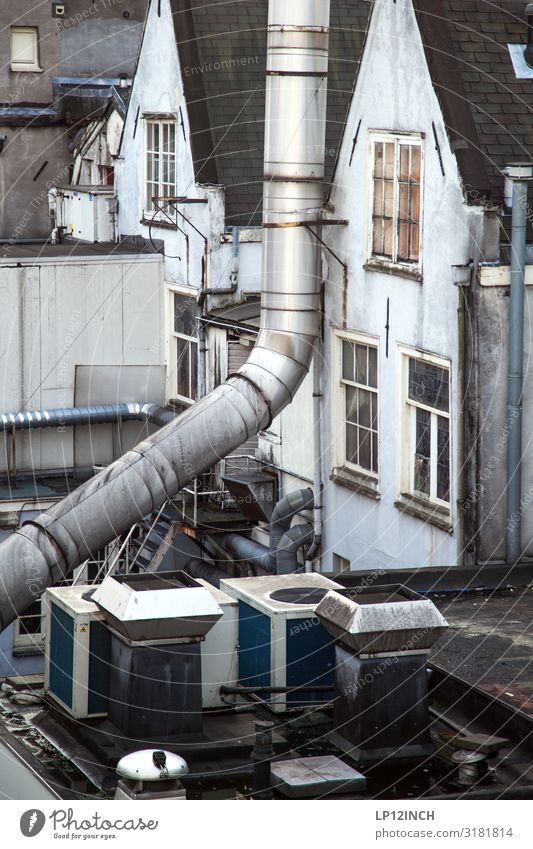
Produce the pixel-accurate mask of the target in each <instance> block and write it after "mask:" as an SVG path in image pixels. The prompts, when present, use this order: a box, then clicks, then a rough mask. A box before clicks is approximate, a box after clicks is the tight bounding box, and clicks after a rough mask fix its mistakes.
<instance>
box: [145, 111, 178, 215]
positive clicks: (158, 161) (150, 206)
mask: <svg viewBox="0 0 533 849" xmlns="http://www.w3.org/2000/svg"><path fill="white" fill-rule="evenodd" d="M175 194H176V122H175V121H161V120H148V121H146V198H145V211H146V212H156V211H157V209H158V206H157V201H156V202H154V198H163V197H172V196H174V195H175Z"/></svg>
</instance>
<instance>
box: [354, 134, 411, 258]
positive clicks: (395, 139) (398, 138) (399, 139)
mask: <svg viewBox="0 0 533 849" xmlns="http://www.w3.org/2000/svg"><path fill="white" fill-rule="evenodd" d="M376 142H383V143H394V144H395V160H394V161H395V169H397V168H398V167H399V158H400V144H401V143H403V144H409V145H416V146H417V147H419V148H420V217H419V224H418V228H419V229H418V238H419V251H418V261H417V262H414V261H413V262H408V261H407V260H404V259H398V211H399V180H398V171H397V170H395V179H394V199H393V208H394V215H393V252H392V259H391V258H390V257H387V256H383V255H381V254H375V253H374V252H373V247H374V244H373V243H374V217H373V213H374V151H375V148H374V145H375V143H376ZM368 161H369V163H370V164H369V169H368V243H367V257H368V259H367V263H368V265H369V266H370V267H371V266H373V265H376V266H384V267H386V268H389V269H391V270H394V269H398V270H401V271H406V272H411V273H414V274H418V275H420V274H421V272H422V256H423V250H424V233H423V220H424V164H425V163H424V135H423V134H421V133H394V132H384V131H378V130H371V131H370V132H369V135H368Z"/></svg>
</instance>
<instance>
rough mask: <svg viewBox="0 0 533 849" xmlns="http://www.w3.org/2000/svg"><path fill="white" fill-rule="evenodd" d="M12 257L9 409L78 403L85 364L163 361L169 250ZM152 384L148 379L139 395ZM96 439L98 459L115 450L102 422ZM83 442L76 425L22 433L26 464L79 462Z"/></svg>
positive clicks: (3, 278) (2, 389)
mask: <svg viewBox="0 0 533 849" xmlns="http://www.w3.org/2000/svg"><path fill="white" fill-rule="evenodd" d="M12 262H13V261H12V260H10V264H9V265H7V264H5V263H4V264H3V265H0V312H1V314H2V315H4V316H9V320H8V321H6V326H5V332H3V333H2V334H0V397H1V399H2V401H1V408H2V411H3V412H17V411H19V410H35V409H43V408H56V407H71V406H74V405H75V403H76V398H75V388H76V366H80V365H84V366H93V367H100V366H116V367H117V370H120V368H121V367H124V366H128V365H130V366H137V367H146V366H159V367H161V366H163V364H164V361H165V354H164V331H163V327H164V321H163V291H164V287H163V263H162V261H161V258H160V257H159V256H153V255H152V256H146V257H139V256H136V255H135V256H134V255H132V256H126V255H125V256H122V257H121V258H120V259H118V258H117V257H111V258H109V257H108V258H106V257H102V258H101V259H97V260H91V261H83V262H80V261H79V260H78V261H75V260H68V259H65V258H62V259H58V260H57V261H54V262H51V261H44V260H40V261H38V262H35V263H34V264H29V265H21V266H20V267H16V266H14V265H13V264H12ZM139 373H140V374H141V373H144V369H143V368H140V369H139ZM141 384H142V381H141ZM144 391H145V386H143V385H140V386H139V395H140V396H142V395H143V393H144ZM122 400H125V401H129V400H132V399H130V398H125V399H122V398H117V397H112V398H109V399H108V403H120V402H121V401H122ZM138 400H140V401H144V400H151V401H154V402H155V403H160V402H161V401H162V400H163V399H162V398H161V397H158V398H153V399H145V398H144V397H139V399H138ZM97 403H102V399H101V398H100V397H98V399H97ZM132 436H133V434H132ZM87 438H88V439H90V442H91V451H92V454H91V456H92V457H93V462H110V460H112V459H113V457H112V456H111V454H110V448H111V443H110V440H109V438H107V428H106V427H103V428H102V429H101V434H100V435H99V426H97V427H94V428H91V432H90V434H89V433H88V434H87ZM4 442H5V437H4V436H3V435H0V445H1V448H0V470H5V468H6V453H5V447H4ZM73 446H74V434H73V429H72V428H66V429H64V430H61V429H57V430H56V429H51V430H35V431H33V432H30V433H22V432H19V433H18V434H17V467H18V470H19V471H22V470H25V469H26V470H32V469H35V470H41V469H56V468H64V467H66V468H70V467H72V466H73V462H74V455H73Z"/></svg>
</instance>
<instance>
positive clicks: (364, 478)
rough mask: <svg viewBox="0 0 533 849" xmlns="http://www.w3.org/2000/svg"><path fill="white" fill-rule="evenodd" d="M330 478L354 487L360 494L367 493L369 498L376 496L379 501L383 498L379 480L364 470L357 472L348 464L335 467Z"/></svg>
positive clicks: (342, 484)
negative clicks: (366, 473)
mask: <svg viewBox="0 0 533 849" xmlns="http://www.w3.org/2000/svg"><path fill="white" fill-rule="evenodd" d="M329 479H330V480H331V481H333V482H334V483H338V484H340V485H341V486H346V487H348V489H353V491H354V492H358V493H359V494H360V495H367V496H368V497H369V498H374V499H375V500H376V501H379V500H380V498H381V495H380V492H379V481H378V479H377V478H374V477H371V476H370V475H365V473H364V472H357V471H356V470H355V469H350V468H348V467H347V466H341V467H340V468H337V469H333V470H332V472H331V475H330V476H329Z"/></svg>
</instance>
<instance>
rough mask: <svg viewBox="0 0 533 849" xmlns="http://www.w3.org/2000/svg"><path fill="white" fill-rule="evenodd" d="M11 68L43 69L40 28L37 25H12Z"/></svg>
mask: <svg viewBox="0 0 533 849" xmlns="http://www.w3.org/2000/svg"><path fill="white" fill-rule="evenodd" d="M11 70H12V71H40V70H42V69H41V68H40V67H39V30H38V29H37V27H11Z"/></svg>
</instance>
